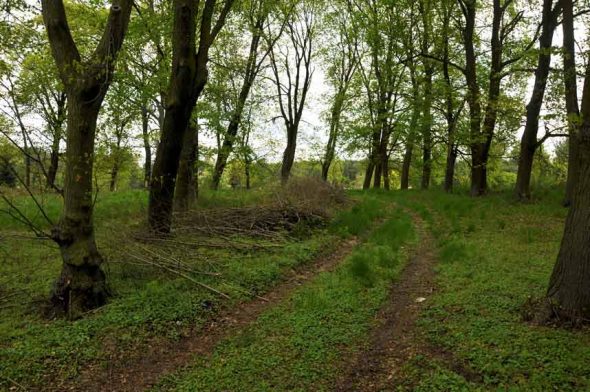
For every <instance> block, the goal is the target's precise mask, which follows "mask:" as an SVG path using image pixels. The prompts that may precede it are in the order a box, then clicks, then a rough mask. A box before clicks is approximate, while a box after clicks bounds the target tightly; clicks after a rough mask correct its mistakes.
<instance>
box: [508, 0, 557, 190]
mask: <svg viewBox="0 0 590 392" xmlns="http://www.w3.org/2000/svg"><path fill="white" fill-rule="evenodd" d="M553 3H554V1H553V0H544V1H543V18H542V21H541V29H542V30H541V37H540V38H539V54H538V59H537V68H536V69H535V84H534V86H533V92H532V94H531V98H530V100H529V103H528V105H527V108H526V125H525V127H524V132H523V134H522V138H521V141H520V154H519V162H518V174H517V178H516V195H517V197H518V198H519V199H520V200H529V199H530V198H531V190H530V184H531V174H532V171H533V161H534V158H535V152H536V150H537V148H538V147H539V145H540V143H539V140H537V133H538V129H539V114H540V113H541V107H542V106H543V98H544V96H545V88H546V87H547V78H548V77H549V71H550V67H551V51H552V43H553V35H554V32H555V28H556V27H557V23H558V18H559V15H560V14H561V0H558V1H557V3H556V4H555V6H554V5H553Z"/></svg>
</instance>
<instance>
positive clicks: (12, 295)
mask: <svg viewBox="0 0 590 392" xmlns="http://www.w3.org/2000/svg"><path fill="white" fill-rule="evenodd" d="M262 197H264V195H262V194H253V195H250V194H246V193H245V192H244V193H238V192H220V193H219V197H218V198H217V199H216V198H214V197H212V196H211V195H210V194H209V193H205V194H204V195H203V198H202V201H201V203H202V204H201V206H200V208H214V207H228V206H243V205H247V204H252V203H256V202H257V200H260V198H262ZM19 202H21V201H19ZM21 203H22V204H21V205H23V206H25V205H26V204H25V203H26V202H25V201H22V202H21ZM359 205H360V207H358V208H360V210H359V211H364V212H365V214H357V215H358V221H359V222H363V221H364V222H365V223H364V226H365V227H368V226H369V222H368V220H370V219H373V218H374V217H376V216H377V215H378V214H379V208H382V204H380V203H375V202H374V200H373V199H371V198H366V199H363V200H361V201H360V203H359ZM145 208H146V194H145V193H144V192H139V191H130V192H122V193H116V194H111V195H105V196H104V198H102V199H99V200H98V203H97V206H96V220H97V222H98V226H97V238H98V243H99V247H100V248H101V251H102V253H103V254H104V255H105V256H106V257H107V259H108V260H109V263H108V264H107V272H108V277H109V280H110V284H111V287H112V289H113V291H114V293H115V297H114V298H113V299H112V301H111V302H110V303H109V304H108V305H107V306H106V307H104V308H102V309H100V310H99V311H97V312H94V313H92V314H89V315H88V316H87V317H85V318H83V319H81V320H78V321H75V322H68V321H64V320H55V321H47V320H46V319H44V318H43V317H42V316H40V314H39V313H40V307H41V304H42V303H43V302H44V301H45V300H46V298H47V295H48V293H49V291H50V288H51V284H52V282H53V279H55V277H56V276H57V275H58V273H59V269H60V267H61V262H60V258H59V253H58V251H57V249H55V247H54V246H53V245H52V244H51V243H48V242H42V241H36V240H20V239H16V238H12V237H10V238H8V239H7V240H3V242H2V244H0V250H1V251H3V252H4V255H5V257H4V258H3V262H2V263H1V264H0V276H1V277H2V278H0V389H3V388H8V387H11V386H14V385H15V382H16V383H18V384H20V385H24V386H26V387H34V386H39V385H41V384H42V383H43V382H44V380H45V377H49V376H50V377H51V378H52V379H57V380H65V379H68V378H70V377H74V376H75V375H77V374H78V372H79V370H80V369H81V368H82V367H86V366H88V365H89V364H95V365H96V364H98V365H100V364H106V361H107V359H108V357H109V356H110V355H113V354H116V355H119V354H123V355H126V354H129V355H134V354H135V353H140V352H141V350H142V347H143V345H145V344H148V343H150V342H152V341H153V340H154V339H156V340H157V339H178V338H179V337H180V336H182V335H183V334H184V333H186V331H187V330H188V329H189V328H194V327H197V328H198V326H199V325H201V324H202V323H204V322H205V321H206V320H207V319H208V318H210V317H211V315H212V313H214V312H216V311H217V310H218V309H221V308H223V307H231V306H235V305H236V304H237V303H239V302H240V301H243V300H247V299H249V298H253V297H254V296H255V295H257V294H260V293H263V292H264V291H266V290H267V289H268V288H269V287H271V286H272V285H274V284H277V283H278V282H280V280H281V279H282V278H283V277H284V276H285V274H286V273H287V272H288V271H290V270H291V269H292V268H294V267H296V266H299V265H303V264H305V263H309V262H311V261H312V260H313V259H314V258H315V257H317V256H318V255H319V254H321V253H322V252H330V251H331V250H332V249H334V246H336V245H337V244H338V238H339V237H345V236H349V235H351V233H350V232H349V231H346V230H343V229H342V228H341V227H336V225H333V224H331V225H329V226H328V228H326V229H322V230H320V229H317V230H314V231H312V232H311V233H308V235H307V236H305V237H301V238H297V239H292V240H289V241H288V242H287V243H286V244H285V245H284V246H281V247H273V248H270V249H262V250H249V251H248V250H247V251H244V250H233V249H223V248H220V249H198V250H196V251H192V252H186V249H185V250H184V251H181V250H179V249H175V248H174V247H169V248H167V249H166V251H167V252H169V253H168V254H169V255H170V256H171V257H175V258H177V259H181V260H183V261H184V262H187V263H189V264H191V265H192V266H193V267H194V268H196V269H199V270H203V271H211V272H214V273H216V274H219V276H207V275H203V276H198V277H197V278H198V280H199V281H200V282H202V283H205V284H208V285H210V286H213V287H215V288H217V289H218V290H220V291H223V292H224V293H226V294H229V295H230V297H231V299H230V300H226V299H222V298H221V297H219V296H217V295H215V294H214V293H211V292H210V291H208V290H205V289H203V288H201V287H199V286H197V285H195V284H194V283H193V282H190V281H188V280H186V279H183V278H179V277H175V276H173V275H170V274H163V273H162V271H161V270H154V269H149V268H145V267H144V266H134V265H133V264H129V263H125V261H128V260H125V255H124V254H122V253H120V252H119V250H118V249H117V247H118V244H119V243H120V239H121V238H120V237H124V236H125V234H128V233H131V232H132V231H133V230H134V229H135V228H136V227H137V226H138V225H140V224H141V222H143V219H144V217H143V215H144V213H145ZM367 211H369V212H367ZM341 213H342V214H345V215H348V214H351V212H348V211H342V212H341ZM352 214H353V215H354V214H355V213H354V212H352ZM339 221H340V219H339V217H338V216H337V217H336V222H339ZM15 228H16V226H15V227H10V230H11V232H12V230H14V229H15ZM122 234H123V236H122ZM310 234H311V235H310ZM181 239H182V238H181ZM187 239H190V238H187ZM197 256H198V257H197ZM4 277H7V278H6V279H5V278H4ZM4 298H6V299H5V300H4ZM113 350H114V351H113Z"/></svg>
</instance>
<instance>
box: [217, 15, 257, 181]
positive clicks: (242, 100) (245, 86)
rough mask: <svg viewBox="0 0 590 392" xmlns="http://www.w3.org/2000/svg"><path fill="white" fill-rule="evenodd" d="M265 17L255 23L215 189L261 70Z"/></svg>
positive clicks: (218, 159) (218, 165)
mask: <svg viewBox="0 0 590 392" xmlns="http://www.w3.org/2000/svg"><path fill="white" fill-rule="evenodd" d="M265 19H266V14H265V13H264V12H263V14H261V15H260V18H258V20H257V21H256V23H255V25H254V26H253V27H254V29H253V33H252V40H251V41H250V52H249V54H248V61H247V63H246V72H245V75H244V80H243V82H242V88H241V89H240V95H239V97H238V102H237V105H236V108H235V111H234V113H233V114H232V117H231V119H230V122H229V125H228V127H227V132H226V134H225V138H224V140H223V145H222V146H221V148H220V149H219V152H218V154H217V160H216V161H215V168H214V169H213V176H212V178H211V188H212V189H214V190H217V189H219V183H220V182H221V177H222V176H223V172H224V171H225V167H226V165H227V160H228V158H229V156H230V155H231V153H232V151H233V147H234V142H235V140H236V136H237V135H238V130H239V128H240V123H241V121H242V116H243V113H244V107H245V106H246V100H247V99H248V96H249V95H250V90H251V89H252V86H253V84H254V81H255V79H256V76H257V75H258V72H259V71H260V66H259V65H258V64H257V58H258V47H259V45H260V39H261V38H262V30H263V28H264V21H265Z"/></svg>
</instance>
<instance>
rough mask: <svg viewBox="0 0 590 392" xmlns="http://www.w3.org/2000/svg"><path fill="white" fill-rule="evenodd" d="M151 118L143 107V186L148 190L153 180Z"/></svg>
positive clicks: (144, 106)
mask: <svg viewBox="0 0 590 392" xmlns="http://www.w3.org/2000/svg"><path fill="white" fill-rule="evenodd" d="M149 125H150V124H149V116H148V108H147V107H146V105H143V106H142V107H141V132H142V137H143V149H144V151H145V161H144V164H143V186H144V188H146V189H148V188H149V187H150V181H151V178H152V144H151V141H150V131H149Z"/></svg>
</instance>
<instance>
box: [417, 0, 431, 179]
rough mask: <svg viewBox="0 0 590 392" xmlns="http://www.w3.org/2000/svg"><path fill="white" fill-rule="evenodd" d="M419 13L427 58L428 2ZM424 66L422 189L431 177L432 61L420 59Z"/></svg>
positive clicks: (428, 40)
mask: <svg viewBox="0 0 590 392" xmlns="http://www.w3.org/2000/svg"><path fill="white" fill-rule="evenodd" d="M419 5H420V7H419V8H420V13H421V14H422V28H423V32H422V53H423V54H424V55H425V56H428V52H429V48H430V32H431V24H430V19H429V18H430V13H431V8H430V1H426V2H425V1H421V2H420V3H419ZM422 63H423V65H424V100H423V109H422V184H421V187H422V189H428V188H429V187H430V179H431V176H432V98H433V97H432V77H433V74H434V66H433V64H432V60H430V59H428V58H427V57H423V58H422Z"/></svg>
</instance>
